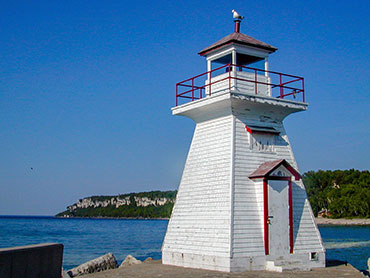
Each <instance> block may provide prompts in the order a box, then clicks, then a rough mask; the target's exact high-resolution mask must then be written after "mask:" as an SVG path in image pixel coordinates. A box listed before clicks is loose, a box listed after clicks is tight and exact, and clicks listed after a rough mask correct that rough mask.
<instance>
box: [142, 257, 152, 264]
mask: <svg viewBox="0 0 370 278" xmlns="http://www.w3.org/2000/svg"><path fill="white" fill-rule="evenodd" d="M152 261H153V258H152V257H149V258H146V259H145V261H144V263H151V262H152Z"/></svg>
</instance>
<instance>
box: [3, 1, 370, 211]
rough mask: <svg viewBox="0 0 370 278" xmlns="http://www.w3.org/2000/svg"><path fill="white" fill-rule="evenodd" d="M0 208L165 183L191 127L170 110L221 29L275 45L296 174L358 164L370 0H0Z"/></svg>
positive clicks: (174, 177) (176, 171) (34, 206)
mask: <svg viewBox="0 0 370 278" xmlns="http://www.w3.org/2000/svg"><path fill="white" fill-rule="evenodd" d="M0 3H1V8H0V41H1V43H0V214H1V215H54V214H56V213H58V212H60V211H63V210H65V208H66V206H68V205H71V204H73V203H75V202H76V201H77V200H78V199H80V198H83V197H87V196H92V195H115V194H122V193H129V192H141V191H151V190H174V189H177V187H178V184H179V181H180V178H181V174H182V170H183V167H184V164H185V159H186V155H187V152H188V149H189V146H190V143H191V138H192V135H193V131H194V127H195V124H194V122H192V120H190V119H188V118H185V117H180V116H172V115H171V107H172V106H174V104H175V84H176V83H177V82H179V81H182V80H184V79H187V78H189V77H191V76H195V75H197V74H199V73H203V72H205V71H206V61H205V58H204V57H200V56H199V55H198V54H197V53H198V52H199V51H200V50H201V49H203V48H205V47H207V46H209V45H211V44H212V43H214V42H216V41H218V40H219V39H221V38H223V37H224V36H226V35H228V34H230V33H232V32H233V28H234V23H233V18H232V13H231V10H232V9H235V10H237V11H238V12H239V13H240V14H242V15H244V16H245V17H246V18H245V19H244V20H243V22H242V25H241V32H242V33H245V34H247V35H250V36H252V37H254V38H256V39H259V40H262V41H264V42H266V43H269V44H271V45H273V46H276V47H277V48H278V49H279V50H278V51H277V52H276V53H274V54H272V55H271V56H270V58H269V68H270V70H273V71H279V72H283V73H289V74H294V75H299V76H303V77H304V78H305V89H306V98H307V102H308V103H309V109H308V111H306V112H301V113H295V114H293V115H290V116H289V117H288V118H287V119H286V120H285V128H286V130H287V133H288V135H289V138H290V141H291V143H292V147H293V151H294V154H295V157H296V159H297V162H298V166H299V170H300V171H301V172H302V173H303V172H306V171H309V170H318V169H323V170H335V169H351V168H354V169H359V170H369V166H370V165H369V164H370V159H369V158H370V148H369V141H370V140H369V139H370V134H369V120H370V113H369V111H370V109H369V108H370V82H369V81H370V80H369V79H370V78H369V76H370V50H369V46H370V36H369V34H370V17H369V12H370V2H369V1H338V0H336V1H284V0H280V1H263V2H262V1H257V0H256V1H253V0H250V1H246V0H244V1H232V0H231V1H230V0H229V1H215V0H212V1H210V0H205V1H153V0H151V1H79V0H74V1H50V0H48V1H0Z"/></svg>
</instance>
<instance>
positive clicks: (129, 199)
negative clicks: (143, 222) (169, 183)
mask: <svg viewBox="0 0 370 278" xmlns="http://www.w3.org/2000/svg"><path fill="white" fill-rule="evenodd" d="M176 194H177V191H151V192H140V193H129V194H121V195H117V196H91V197H86V198H83V199H80V200H78V201H77V202H76V203H74V204H72V205H70V206H67V209H66V211H64V212H61V213H59V214H57V216H59V217H76V216H77V217H95V216H97V217H134V218H141V217H143V218H161V217H162V218H167V217H169V216H170V214H171V211H172V207H173V204H174V203H175V199H176Z"/></svg>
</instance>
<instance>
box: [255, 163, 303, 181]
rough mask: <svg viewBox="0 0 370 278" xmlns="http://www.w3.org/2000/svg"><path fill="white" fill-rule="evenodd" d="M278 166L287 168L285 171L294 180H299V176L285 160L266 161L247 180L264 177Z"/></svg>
mask: <svg viewBox="0 0 370 278" xmlns="http://www.w3.org/2000/svg"><path fill="white" fill-rule="evenodd" d="M280 165H283V166H284V167H285V168H287V170H289V172H290V173H292V175H293V176H294V177H295V178H296V179H300V178H301V175H300V174H299V173H298V172H297V171H296V170H295V169H294V168H293V167H292V166H291V165H290V164H289V163H288V162H287V161H286V160H285V159H279V160H273V161H267V162H265V163H262V164H261V165H260V166H259V167H258V168H257V169H256V170H255V171H254V172H253V173H252V174H250V175H249V178H250V179H253V178H262V177H266V176H268V175H269V174H271V173H272V172H273V171H274V170H275V169H276V168H278V167H279V166H280Z"/></svg>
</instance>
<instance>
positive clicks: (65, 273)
mask: <svg viewBox="0 0 370 278" xmlns="http://www.w3.org/2000/svg"><path fill="white" fill-rule="evenodd" d="M62 278H71V276H69V274H68V272H67V271H65V270H64V269H63V268H62Z"/></svg>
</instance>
